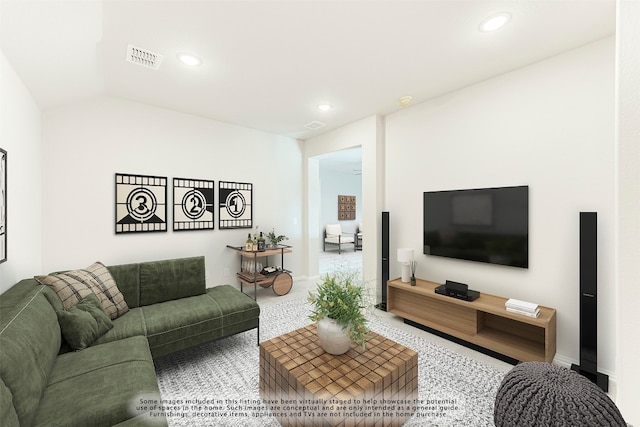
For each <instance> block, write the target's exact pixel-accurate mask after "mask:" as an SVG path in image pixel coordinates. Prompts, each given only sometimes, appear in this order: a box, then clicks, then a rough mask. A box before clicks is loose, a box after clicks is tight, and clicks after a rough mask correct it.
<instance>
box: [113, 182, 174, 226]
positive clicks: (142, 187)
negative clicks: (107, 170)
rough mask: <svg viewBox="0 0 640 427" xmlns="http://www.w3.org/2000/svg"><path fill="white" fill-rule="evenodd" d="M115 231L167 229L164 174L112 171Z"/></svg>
mask: <svg viewBox="0 0 640 427" xmlns="http://www.w3.org/2000/svg"><path fill="white" fill-rule="evenodd" d="M115 223H116V224H115V225H116V234H120V233H139V232H153V231H167V177H164V176H149V175H130V174H122V173H116V221H115Z"/></svg>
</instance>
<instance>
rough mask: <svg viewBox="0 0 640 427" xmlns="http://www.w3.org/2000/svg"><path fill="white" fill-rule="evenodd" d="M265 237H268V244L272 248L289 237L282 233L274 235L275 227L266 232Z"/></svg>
mask: <svg viewBox="0 0 640 427" xmlns="http://www.w3.org/2000/svg"><path fill="white" fill-rule="evenodd" d="M267 239H269V244H270V246H271V247H273V248H275V247H276V246H278V245H279V244H280V242H282V241H283V240H289V238H288V237H287V236H285V235H284V234H279V235H276V232H275V229H273V228H272V229H271V231H270V232H268V233H267Z"/></svg>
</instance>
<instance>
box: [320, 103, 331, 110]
mask: <svg viewBox="0 0 640 427" xmlns="http://www.w3.org/2000/svg"><path fill="white" fill-rule="evenodd" d="M318 110H320V111H329V110H333V107H332V106H331V105H329V104H320V105H318Z"/></svg>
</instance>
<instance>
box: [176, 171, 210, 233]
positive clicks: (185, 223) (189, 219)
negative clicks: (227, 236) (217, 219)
mask: <svg viewBox="0 0 640 427" xmlns="http://www.w3.org/2000/svg"><path fill="white" fill-rule="evenodd" d="M214 195H215V187H214V181H205V180H201V179H187V178H173V231H188V230H213V229H214V222H213V210H214V204H213V197H214Z"/></svg>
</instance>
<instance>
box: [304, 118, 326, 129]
mask: <svg viewBox="0 0 640 427" xmlns="http://www.w3.org/2000/svg"><path fill="white" fill-rule="evenodd" d="M326 125H327V124H326V123H322V122H318V121H315V120H314V121H312V122H309V123H307V124H306V125H304V127H306V128H307V129H311V130H315V129H320V128H321V127H323V126H326Z"/></svg>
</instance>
